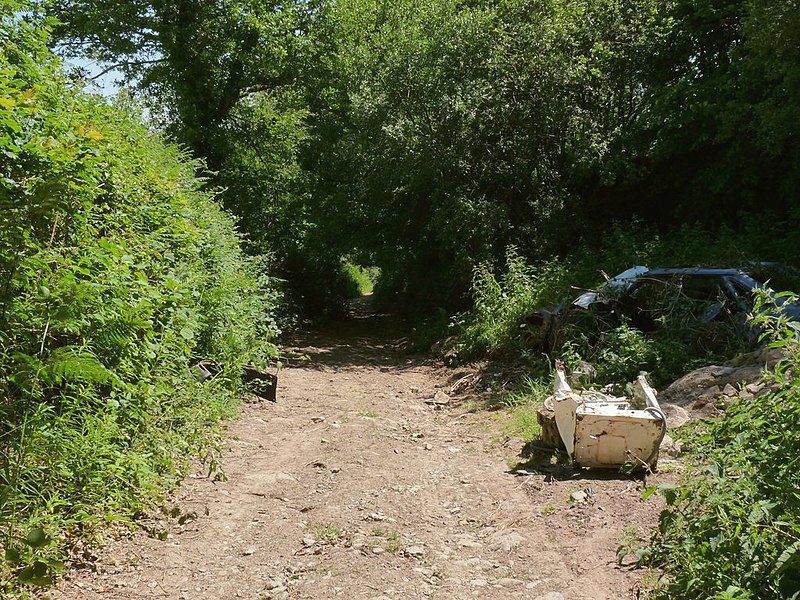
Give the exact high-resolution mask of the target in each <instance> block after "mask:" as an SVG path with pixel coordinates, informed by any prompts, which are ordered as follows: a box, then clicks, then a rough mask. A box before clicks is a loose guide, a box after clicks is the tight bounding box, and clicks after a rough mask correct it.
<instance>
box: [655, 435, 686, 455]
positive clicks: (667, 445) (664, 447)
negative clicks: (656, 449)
mask: <svg viewBox="0 0 800 600" xmlns="http://www.w3.org/2000/svg"><path fill="white" fill-rule="evenodd" d="M660 450H661V452H663V453H664V454H667V455H668V456H671V457H673V458H677V457H678V456H680V455H681V452H682V450H683V448H682V444H681V442H680V440H678V441H675V440H673V439H672V436H670V435H669V434H667V435H665V436H664V439H663V440H662V442H661V448H660Z"/></svg>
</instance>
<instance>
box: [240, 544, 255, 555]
mask: <svg viewBox="0 0 800 600" xmlns="http://www.w3.org/2000/svg"><path fill="white" fill-rule="evenodd" d="M255 553H256V549H255V548H254V547H252V546H251V547H250V548H245V549H244V550H242V556H251V555H253V554H255Z"/></svg>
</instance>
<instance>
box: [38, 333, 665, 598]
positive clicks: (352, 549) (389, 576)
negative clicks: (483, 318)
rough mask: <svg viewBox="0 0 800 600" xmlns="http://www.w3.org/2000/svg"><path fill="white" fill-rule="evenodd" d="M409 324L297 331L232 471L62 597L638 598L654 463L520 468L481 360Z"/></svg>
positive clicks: (191, 486)
mask: <svg viewBox="0 0 800 600" xmlns="http://www.w3.org/2000/svg"><path fill="white" fill-rule="evenodd" d="M398 336H399V332H398V331H397V330H395V328H394V326H392V325H391V321H388V320H387V319H382V318H380V317H372V318H358V319H354V320H353V321H352V323H351V324H350V325H348V326H347V327H346V328H345V329H343V328H341V327H339V328H337V330H336V331H328V332H317V333H316V334H311V335H307V336H305V337H303V338H302V339H298V340H296V342H295V344H294V347H291V348H287V351H288V352H290V353H291V354H292V355H293V356H295V357H300V356H305V357H307V359H305V360H302V359H300V358H295V359H294V360H291V361H290V366H289V367H288V368H285V369H284V370H282V371H281V373H280V382H279V392H278V401H277V402H276V403H269V402H263V403H257V404H248V405H247V406H246V407H245V409H244V411H243V414H242V415H241V418H240V419H238V420H236V421H233V422H231V423H230V424H229V425H228V428H229V432H230V442H229V448H228V449H227V450H226V452H225V453H224V455H223V457H222V459H221V462H222V466H223V469H224V473H225V475H226V477H227V479H226V480H224V481H214V480H213V477H212V478H209V477H208V476H206V475H207V472H206V471H203V472H200V471H198V472H197V473H196V474H194V475H192V476H190V477H189V478H187V479H186V481H185V482H184V484H183V485H182V486H181V487H180V488H179V489H178V490H177V491H176V492H175V493H174V495H173V497H172V498H171V500H170V501H171V503H172V505H173V506H174V507H175V510H174V513H173V516H172V518H170V519H167V520H166V521H165V524H164V525H163V526H164V527H165V528H166V529H165V530H164V531H162V535H153V531H152V530H151V532H150V535H148V533H147V532H145V531H141V532H140V533H138V534H135V535H133V536H132V537H128V538H125V539H120V540H115V541H110V542H109V543H108V544H107V545H106V546H105V547H104V548H103V549H101V550H99V551H98V556H97V558H96V559H95V560H93V561H91V563H92V565H91V568H84V569H76V570H72V571H71V572H69V573H68V574H67V575H66V576H65V578H64V580H63V581H62V582H61V583H60V585H59V586H58V588H57V589H56V590H54V591H53V592H51V594H50V597H51V598H53V600H94V599H99V598H103V599H109V600H112V599H120V600H122V599H124V600H137V599H156V598H169V599H175V600H184V599H192V600H201V599H209V600H210V599H214V600H218V599H228V598H231V599H234V598H246V599H252V600H256V599H258V600H262V599H263V600H267V599H272V598H275V599H277V598H346V599H355V598H372V599H382V600H383V599H404V598H441V599H448V598H453V599H460V598H530V599H534V600H561V599H566V600H584V599H586V600H588V599H592V600H598V599H618V598H639V597H640V594H641V592H640V590H639V586H640V580H641V578H642V577H643V575H644V573H643V571H641V570H631V569H630V568H627V567H620V566H617V564H616V554H615V552H616V549H617V547H618V546H619V545H620V543H621V541H624V540H625V539H626V538H629V537H631V536H633V535H636V534H638V535H646V532H647V530H648V528H649V527H651V526H652V525H654V524H655V522H656V519H657V514H658V511H659V509H660V507H659V505H658V501H657V499H656V498H655V497H652V498H650V500H648V501H647V502H646V503H645V502H643V501H642V500H641V490H642V486H643V482H642V480H641V478H636V477H628V476H624V475H618V474H612V475H607V474H606V475H603V474H598V473H590V472H585V471H572V470H567V471H556V472H555V473H544V474H542V473H541V472H539V473H538V474H537V472H536V470H535V469H534V470H531V472H530V473H519V472H515V471H518V469H516V468H515V465H516V464H517V463H519V462H521V461H523V460H524V459H523V458H521V457H520V451H521V449H522V448H523V445H524V441H523V440H515V439H507V438H506V437H504V435H503V433H502V418H499V417H498V413H497V411H489V410H474V407H475V402H474V401H473V402H472V403H470V398H471V397H472V396H471V395H472V394H474V393H477V392H475V391H473V390H470V389H469V387H468V386H467V388H466V389H464V390H459V388H463V387H464V385H465V382H467V383H468V382H469V381H471V378H469V377H467V378H466V379H463V378H464V376H465V375H469V374H470V370H469V369H464V368H462V369H459V370H457V371H454V370H451V369H448V368H445V367H443V366H441V365H439V364H437V363H435V362H433V361H431V360H429V359H421V358H415V357H409V356H407V355H404V354H403V353H401V352H399V351H398V349H397V347H398V341H397V337H398ZM459 382H460V383H459ZM457 383H458V385H457V386H456V388H455V389H454V384H457ZM458 391H461V392H462V393H460V394H458V393H456V392H458ZM437 392H440V393H439V395H438V396H437ZM441 392H444V393H446V394H448V396H451V395H452V398H451V400H450V401H447V398H446V397H445V396H443V395H442V394H441ZM434 397H437V398H438V400H437V401H435V402H431V400H432V399H433V398H434ZM437 402H439V404H437ZM468 408H471V409H472V410H467V409H468ZM648 483H652V481H649V482H648ZM585 489H588V491H589V496H588V499H587V500H586V501H583V502H575V501H573V500H572V498H571V494H572V493H573V492H576V491H579V490H585ZM159 538H165V539H159Z"/></svg>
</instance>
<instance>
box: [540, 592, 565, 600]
mask: <svg viewBox="0 0 800 600" xmlns="http://www.w3.org/2000/svg"><path fill="white" fill-rule="evenodd" d="M534 600H564V595H563V594H559V593H558V592H547V593H546V594H542V595H541V596H536V598H534Z"/></svg>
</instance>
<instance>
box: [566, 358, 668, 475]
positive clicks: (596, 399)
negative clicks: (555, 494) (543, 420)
mask: <svg viewBox="0 0 800 600" xmlns="http://www.w3.org/2000/svg"><path fill="white" fill-rule="evenodd" d="M633 387H634V398H633V399H626V398H611V397H606V396H598V395H597V394H580V393H578V392H576V391H573V390H572V388H571V387H570V386H569V384H568V383H567V379H566V374H565V372H564V366H563V364H561V363H560V362H557V363H556V374H555V384H554V393H553V411H554V413H555V421H556V426H557V427H558V433H559V435H560V436H561V439H562V441H563V442H564V446H565V447H566V449H567V453H568V454H569V455H570V456H571V457H572V459H573V460H574V461H575V463H576V464H578V465H580V466H582V467H620V466H622V465H633V466H637V467H647V468H650V469H654V468H655V466H656V462H657V461H658V449H659V446H660V444H661V440H662V439H663V438H664V435H665V434H666V432H667V420H666V417H665V416H664V413H663V412H662V411H661V407H660V406H659V405H658V400H656V394H655V390H653V388H652V387H650V385H649V384H648V383H647V380H646V379H645V378H644V376H639V378H638V379H637V380H636V382H634V386H633ZM637 405H638V406H642V408H632V407H633V406H637Z"/></svg>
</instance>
